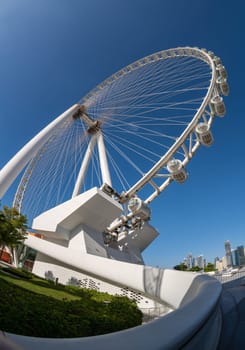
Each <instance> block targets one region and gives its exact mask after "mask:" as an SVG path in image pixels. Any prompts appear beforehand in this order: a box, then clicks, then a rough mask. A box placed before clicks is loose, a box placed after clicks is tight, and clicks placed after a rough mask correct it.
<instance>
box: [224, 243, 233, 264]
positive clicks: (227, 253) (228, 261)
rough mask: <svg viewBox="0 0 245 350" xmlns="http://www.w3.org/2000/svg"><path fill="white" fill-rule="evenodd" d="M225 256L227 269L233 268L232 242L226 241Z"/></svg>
mask: <svg viewBox="0 0 245 350" xmlns="http://www.w3.org/2000/svg"><path fill="white" fill-rule="evenodd" d="M225 256H226V264H227V267H231V266H232V259H231V244H230V241H225Z"/></svg>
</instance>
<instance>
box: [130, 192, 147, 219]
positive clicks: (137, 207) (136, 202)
mask: <svg viewBox="0 0 245 350" xmlns="http://www.w3.org/2000/svg"><path fill="white" fill-rule="evenodd" d="M128 208H129V209H130V210H131V211H132V213H133V214H134V215H136V216H137V217H140V218H141V219H142V220H145V221H147V220H149V219H150V216H151V210H150V208H149V207H148V206H147V204H145V203H144V201H142V199H140V198H138V197H133V198H131V199H130V200H129V202H128Z"/></svg>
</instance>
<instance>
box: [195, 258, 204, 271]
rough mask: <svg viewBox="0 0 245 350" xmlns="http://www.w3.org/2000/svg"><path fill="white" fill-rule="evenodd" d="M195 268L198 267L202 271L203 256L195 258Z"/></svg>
mask: <svg viewBox="0 0 245 350" xmlns="http://www.w3.org/2000/svg"><path fill="white" fill-rule="evenodd" d="M196 262H197V266H198V267H200V269H204V267H205V259H204V256H203V255H199V256H198V257H197V258H196Z"/></svg>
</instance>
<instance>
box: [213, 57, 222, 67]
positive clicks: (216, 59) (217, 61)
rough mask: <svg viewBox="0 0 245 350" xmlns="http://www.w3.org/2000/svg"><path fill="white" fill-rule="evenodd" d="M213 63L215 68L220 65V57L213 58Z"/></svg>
mask: <svg viewBox="0 0 245 350" xmlns="http://www.w3.org/2000/svg"><path fill="white" fill-rule="evenodd" d="M213 61H214V64H215V65H216V66H217V65H218V64H221V63H222V62H221V59H220V57H218V56H214V58H213Z"/></svg>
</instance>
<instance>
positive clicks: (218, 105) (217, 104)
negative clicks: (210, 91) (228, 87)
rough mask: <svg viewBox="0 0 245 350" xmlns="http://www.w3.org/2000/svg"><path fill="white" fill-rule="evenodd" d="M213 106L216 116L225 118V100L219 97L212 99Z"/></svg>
mask: <svg viewBox="0 0 245 350" xmlns="http://www.w3.org/2000/svg"><path fill="white" fill-rule="evenodd" d="M211 106H212V110H213V112H214V114H215V115H218V116H219V117H223V116H224V115H225V112H226V109H225V104H224V102H223V98H222V97H220V96H219V95H217V96H214V97H213V98H212V99H211Z"/></svg>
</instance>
